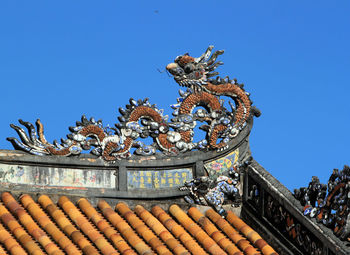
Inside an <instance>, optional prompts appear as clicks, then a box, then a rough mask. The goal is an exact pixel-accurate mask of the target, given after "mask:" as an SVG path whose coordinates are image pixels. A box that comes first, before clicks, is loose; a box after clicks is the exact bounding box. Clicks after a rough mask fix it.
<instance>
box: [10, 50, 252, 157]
mask: <svg viewBox="0 0 350 255" xmlns="http://www.w3.org/2000/svg"><path fill="white" fill-rule="evenodd" d="M212 49H213V46H210V47H209V48H208V49H207V51H206V52H205V53H204V54H203V55H202V56H200V57H199V58H193V57H191V56H189V55H188V54H184V55H181V56H178V57H177V58H176V59H175V61H174V62H173V63H170V64H168V65H167V67H166V69H167V71H168V72H169V73H170V74H172V75H173V76H174V79H175V81H176V82H177V83H178V84H179V85H180V86H183V87H186V88H187V90H186V91H182V90H180V91H179V94H180V97H179V98H178V99H177V104H174V105H172V106H171V107H172V108H173V109H174V112H173V116H174V118H173V119H171V121H168V116H166V115H163V110H160V109H158V108H157V107H156V106H155V105H151V104H150V103H149V101H148V99H145V100H138V101H135V100H134V99H132V98H131V99H130V100H129V102H130V104H128V105H126V108H119V112H120V114H121V116H119V117H118V119H119V121H120V122H119V123H117V124H116V125H115V128H109V127H107V128H106V127H103V125H102V121H100V120H99V121H95V120H94V119H93V118H91V119H90V120H88V119H87V118H86V117H85V116H83V117H82V119H81V121H79V122H77V123H76V126H75V127H70V128H69V129H70V131H71V134H69V135H68V136H67V137H68V139H65V140H64V139H62V141H61V143H60V144H59V143H57V142H56V141H55V142H54V143H53V144H51V143H48V142H47V141H46V139H45V137H44V133H43V125H42V124H41V122H40V120H37V122H36V125H37V131H38V132H36V130H35V128H34V126H33V125H32V124H31V123H29V122H24V121H22V120H20V123H21V124H22V125H24V126H25V127H26V128H27V129H28V133H29V135H27V134H26V132H25V131H24V130H23V129H22V128H21V127H19V126H16V125H13V124H11V127H12V128H14V129H15V130H16V131H17V133H18V134H19V137H20V138H21V141H19V140H17V139H16V138H13V137H10V138H8V140H9V141H10V142H11V143H12V144H13V146H14V147H15V148H16V149H21V150H24V151H27V152H29V153H32V154H36V155H61V156H69V155H72V154H80V153H81V152H82V150H91V153H93V154H95V155H97V156H101V157H102V158H104V159H105V160H107V161H113V160H116V159H120V158H127V157H129V156H130V155H131V153H130V150H131V149H132V148H136V150H135V153H136V154H139V155H152V154H155V153H156V151H160V152H162V153H165V154H168V155H174V154H175V155H177V154H178V153H180V152H186V151H190V150H193V149H199V150H203V149H204V150H208V149H211V150H223V149H225V148H227V147H228V142H229V141H230V140H231V139H233V138H234V137H236V136H237V135H238V133H239V131H240V130H242V129H243V128H244V126H245V125H246V122H247V120H248V119H249V118H250V117H251V116H252V113H253V114H254V115H256V116H258V115H259V111H258V110H257V109H256V108H254V107H251V104H252V103H251V101H250V99H249V94H248V93H246V92H245V91H244V89H243V85H242V84H238V83H237V81H236V80H230V79H229V78H228V77H226V78H225V79H222V78H219V77H218V78H216V79H210V77H213V76H216V75H217V74H218V73H217V72H214V70H215V68H216V67H218V66H219V65H221V64H222V62H216V58H217V57H218V56H219V55H221V54H222V53H223V51H216V52H214V53H213V54H212V55H211V52H212ZM209 57H210V58H209ZM223 96H225V97H228V98H230V99H231V100H232V101H233V102H234V104H233V103H232V102H231V101H229V104H230V106H231V111H229V110H227V109H226V108H225V107H224V106H223V100H222V99H221V97H223ZM198 106H200V107H203V108H204V109H202V108H200V109H198V110H197V111H195V109H196V108H197V107H198ZM197 122H202V123H206V124H204V125H203V126H201V127H200V128H201V129H203V130H204V131H205V132H206V137H205V138H204V139H202V140H200V141H198V142H194V141H193V136H194V128H195V127H196V125H197ZM37 133H38V134H37ZM147 137H151V138H152V139H153V144H151V145H145V144H144V143H143V142H142V141H140V139H138V138H147ZM91 147H94V149H91Z"/></svg>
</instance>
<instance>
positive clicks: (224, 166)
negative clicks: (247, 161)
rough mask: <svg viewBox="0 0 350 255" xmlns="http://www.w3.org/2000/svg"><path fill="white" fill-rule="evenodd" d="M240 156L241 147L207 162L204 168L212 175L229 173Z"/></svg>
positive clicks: (217, 175)
mask: <svg viewBox="0 0 350 255" xmlns="http://www.w3.org/2000/svg"><path fill="white" fill-rule="evenodd" d="M238 157H239V149H236V150H234V151H232V152H230V153H229V154H227V155H226V156H224V157H221V158H218V159H216V160H213V161H210V162H207V163H205V164H204V168H205V170H207V173H208V175H209V176H211V177H219V176H220V175H227V174H228V172H229V170H230V169H231V168H232V167H233V165H234V164H235V163H236V162H237V161H238Z"/></svg>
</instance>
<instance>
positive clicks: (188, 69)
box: [184, 63, 194, 73]
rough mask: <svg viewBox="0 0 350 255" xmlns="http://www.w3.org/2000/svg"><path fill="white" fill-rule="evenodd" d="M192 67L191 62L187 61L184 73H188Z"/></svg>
mask: <svg viewBox="0 0 350 255" xmlns="http://www.w3.org/2000/svg"><path fill="white" fill-rule="evenodd" d="M193 69H194V65H193V64H192V63H188V64H187V65H185V67H184V70H185V72H186V73H190V72H192V71H193Z"/></svg>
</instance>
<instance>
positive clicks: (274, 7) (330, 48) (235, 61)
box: [0, 0, 350, 190]
mask: <svg viewBox="0 0 350 255" xmlns="http://www.w3.org/2000/svg"><path fill="white" fill-rule="evenodd" d="M349 12H350V2H349V1H277V0H276V1H188V0H187V1H98V2H97V1H59V2H53V1H35V2H34V1H30V2H28V1H27V2H25V1H1V3H0V24H1V25H0V35H1V36H0V86H1V100H0V106H1V109H2V111H1V112H2V116H1V121H0V131H1V134H2V135H1V136H2V138H1V139H0V148H2V149H11V148H12V147H11V145H10V143H9V142H7V141H6V137H9V136H16V133H15V132H14V131H13V130H12V129H11V128H10V127H9V124H10V123H17V119H19V118H22V119H24V120H26V121H31V122H34V121H35V120H36V119H37V118H40V119H41V121H42V122H43V124H44V126H45V135H46V138H47V139H48V140H49V141H52V140H53V139H59V138H61V137H65V135H66V134H68V133H69V131H68V127H69V126H71V125H74V123H75V121H76V120H79V119H80V117H81V115H82V114H86V115H87V116H88V117H90V116H94V117H95V118H96V119H99V118H101V119H103V121H104V124H110V125H113V124H114V123H116V122H117V117H118V116H119V113H118V112H117V109H118V108H119V107H120V106H124V105H125V104H126V103H128V99H129V98H130V97H133V98H135V99H139V98H145V97H149V98H150V102H151V103H156V104H157V105H158V106H159V107H160V108H163V109H165V111H166V112H167V113H170V112H171V109H170V107H169V105H170V104H173V103H175V102H176V98H177V96H178V94H177V91H178V89H179V86H178V85H177V84H176V83H175V82H174V81H173V79H172V78H169V77H168V76H167V75H166V73H160V72H158V71H157V69H164V68H165V66H166V65H167V64H168V63H169V62H172V61H173V59H174V58H175V57H176V56H177V55H180V54H183V53H185V52H189V53H190V54H191V55H193V56H199V55H200V54H201V53H202V52H204V51H205V50H206V48H207V47H208V45H210V44H213V45H215V49H225V54H224V55H223V56H221V57H220V60H222V61H223V62H224V63H225V65H223V66H222V67H220V68H219V69H218V71H219V72H220V75H221V76H222V77H225V76H226V75H229V76H230V77H237V79H238V81H239V82H243V83H244V84H245V89H246V90H247V91H249V92H250V93H251V94H252V95H251V98H252V100H253V101H254V105H256V106H257V107H258V108H259V109H260V110H261V111H262V115H261V117H260V118H258V119H255V123H254V128H253V131H252V134H251V140H250V141H251V149H252V153H253V156H254V158H255V159H256V160H257V161H258V162H259V163H260V164H261V165H263V166H264V167H265V168H266V169H267V170H268V171H269V172H270V173H271V174H273V175H274V176H275V177H276V178H277V179H278V180H279V181H280V182H282V183H283V184H284V185H286V186H287V188H289V189H291V190H293V189H294V188H298V187H300V186H306V185H307V184H308V182H309V181H310V179H311V176H313V175H318V176H319V177H320V179H321V181H322V182H326V181H327V179H328V177H329V175H330V174H331V171H332V169H333V168H342V167H343V165H344V164H350V153H349V152H350V149H349V148H350V147H349V146H350V135H349V127H350V114H349V110H350V106H349V103H348V98H349V94H350V88H349V84H350V78H349V74H350V72H349V71H350V46H349V45H350V32H349V27H350V16H349Z"/></svg>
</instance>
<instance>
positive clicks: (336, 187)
mask: <svg viewBox="0 0 350 255" xmlns="http://www.w3.org/2000/svg"><path fill="white" fill-rule="evenodd" d="M294 197H295V198H296V199H297V200H299V201H300V204H301V205H302V206H304V208H303V214H304V215H305V216H308V217H311V218H316V221H317V222H318V223H322V224H323V225H325V226H326V227H328V228H330V229H332V230H333V233H334V234H335V235H336V236H338V237H339V238H340V239H341V240H345V241H347V242H350V206H349V205H350V167H349V166H347V165H345V166H344V168H343V170H341V171H339V169H333V173H332V174H331V176H330V177H329V180H328V183H327V184H322V183H320V180H319V178H318V177H317V176H313V177H312V179H311V182H310V183H309V185H308V187H302V188H299V189H295V190H294Z"/></svg>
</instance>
